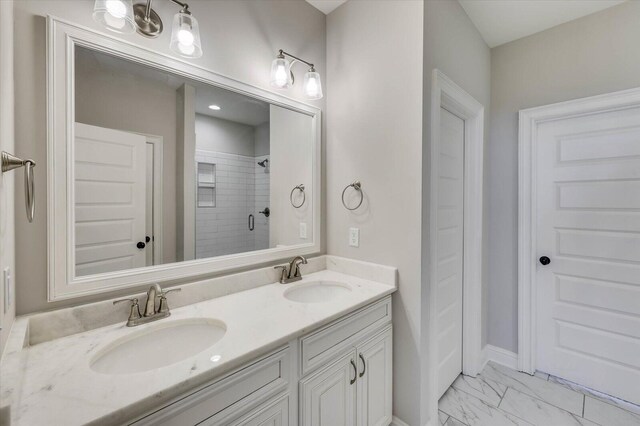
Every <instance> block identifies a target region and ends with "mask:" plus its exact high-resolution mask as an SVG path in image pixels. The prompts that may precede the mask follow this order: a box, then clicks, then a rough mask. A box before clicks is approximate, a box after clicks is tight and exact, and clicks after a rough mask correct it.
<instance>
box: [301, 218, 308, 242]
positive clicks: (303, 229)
mask: <svg viewBox="0 0 640 426" xmlns="http://www.w3.org/2000/svg"><path fill="white" fill-rule="evenodd" d="M300 238H302V239H304V240H306V239H307V224H306V222H300Z"/></svg>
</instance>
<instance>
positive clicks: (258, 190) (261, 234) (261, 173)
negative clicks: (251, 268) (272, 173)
mask: <svg viewBox="0 0 640 426" xmlns="http://www.w3.org/2000/svg"><path fill="white" fill-rule="evenodd" d="M265 158H266V159H269V156H268V155H262V156H259V157H255V158H254V161H253V164H254V173H255V179H254V184H255V192H254V195H255V197H254V198H255V207H254V211H255V213H254V216H255V217H256V222H255V223H256V226H255V230H254V238H255V246H254V250H261V249H266V248H269V219H268V218H266V217H265V215H263V214H260V213H258V212H259V211H262V210H264V208H265V207H271V205H270V203H269V191H270V188H269V168H270V164H271V159H269V163H268V164H269V165H267V167H266V168H265V167H261V166H259V165H258V161H262V160H264V159H265Z"/></svg>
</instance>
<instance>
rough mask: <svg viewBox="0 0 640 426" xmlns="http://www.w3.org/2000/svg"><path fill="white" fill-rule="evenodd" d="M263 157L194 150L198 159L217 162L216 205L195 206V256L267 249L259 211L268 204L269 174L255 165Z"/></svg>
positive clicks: (263, 220)
mask: <svg viewBox="0 0 640 426" xmlns="http://www.w3.org/2000/svg"><path fill="white" fill-rule="evenodd" d="M265 158H267V156H261V157H257V158H256V157H249V156H244V155H237V154H227V153H223V152H213V151H202V150H197V151H196V161H197V162H204V163H212V164H215V165H216V172H215V173H216V195H215V197H216V203H215V207H197V205H196V238H195V240H196V258H197V259H201V258H205V257H213V256H222V255H225V254H233V253H242V252H246V251H252V250H260V249H263V248H268V246H269V219H267V218H265V216H264V215H262V214H259V213H258V211H260V210H263V209H264V207H267V206H268V205H269V174H268V173H265V169H264V168H262V167H260V166H258V165H257V162H258V161H262V160H263V159H265ZM250 214H253V216H254V224H255V225H254V230H253V231H250V230H249V226H248V218H249V215H250Z"/></svg>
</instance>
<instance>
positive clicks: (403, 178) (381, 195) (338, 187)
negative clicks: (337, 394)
mask: <svg viewBox="0 0 640 426" xmlns="http://www.w3.org/2000/svg"><path fill="white" fill-rule="evenodd" d="M422 14H423V2H422V1H358V0H351V1H348V2H347V3H345V4H343V5H342V6H340V7H339V8H337V9H336V10H335V11H333V12H332V13H331V14H329V16H327V78H326V80H327V86H328V87H329V93H328V96H327V122H328V123H329V124H328V129H327V146H326V165H327V177H326V182H327V185H326V188H327V189H326V194H327V198H326V205H327V250H328V252H329V253H330V254H333V255H337V256H345V257H349V258H354V259H361V260H367V261H371V262H377V263H381V264H386V265H392V266H395V267H397V268H398V269H399V280H400V281H399V291H398V293H396V294H395V295H394V298H393V321H394V323H393V327H394V328H393V332H394V351H393V356H394V363H393V366H394V369H393V381H394V396H393V398H394V401H393V405H394V407H393V410H394V413H395V414H396V415H398V416H399V417H400V418H401V419H402V420H404V421H405V422H407V423H408V424H410V425H416V426H417V425H422V424H424V422H420V406H421V404H422V402H423V400H422V399H421V395H420V375H419V371H420V350H419V344H420V333H421V324H420V197H421V193H422V192H421V184H420V181H421V179H420V176H421V173H422V172H421V155H422V84H423V82H422V77H423V75H422V66H423V65H422V36H423V34H422V21H423V16H422ZM356 179H359V180H360V181H362V188H363V191H364V194H365V201H364V203H363V206H362V207H361V208H360V209H358V210H356V211H354V212H348V211H347V210H345V208H344V207H343V206H342V203H341V201H340V194H341V192H342V189H343V188H344V187H345V186H346V185H347V184H349V183H351V182H353V181H354V180H356ZM349 227H357V228H360V247H359V248H354V247H349V245H348V240H347V237H348V229H349Z"/></svg>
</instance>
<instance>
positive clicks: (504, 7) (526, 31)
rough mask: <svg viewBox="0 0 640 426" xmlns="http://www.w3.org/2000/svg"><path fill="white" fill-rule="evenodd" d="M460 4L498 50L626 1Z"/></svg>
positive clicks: (473, 0) (480, 0)
mask: <svg viewBox="0 0 640 426" xmlns="http://www.w3.org/2000/svg"><path fill="white" fill-rule="evenodd" d="M307 1H309V0H307ZM458 1H459V2H460V4H461V5H462V7H463V8H464V10H465V11H466V12H467V15H469V18H471V20H472V21H473V23H474V24H475V26H476V27H477V28H478V30H479V31H480V34H482V37H483V38H484V41H486V42H487V44H488V45H489V47H495V46H499V45H501V44H504V43H508V42H510V41H513V40H517V39H519V38H522V37H526V36H528V35H531V34H535V33H537V32H540V31H544V30H546V29H548V28H551V27H555V26H556V25H560V24H562V23H565V22H569V21H572V20H574V19H577V18H580V17H582V16H586V15H589V14H591V13H595V12H598V11H600V10H603V9H606V8H608V7H612V6H615V5H617V4H620V3H623V2H624V1H625V0H458ZM309 2H310V3H311V1H309ZM321 3H322V2H321Z"/></svg>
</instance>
